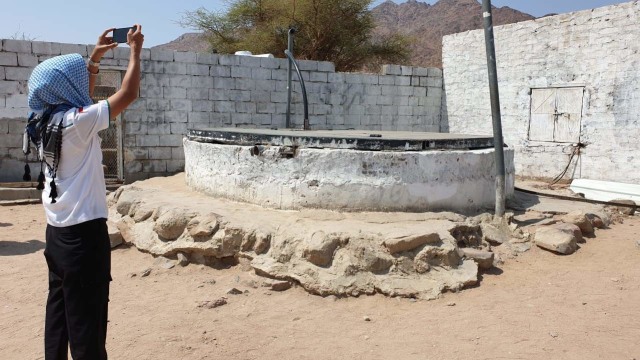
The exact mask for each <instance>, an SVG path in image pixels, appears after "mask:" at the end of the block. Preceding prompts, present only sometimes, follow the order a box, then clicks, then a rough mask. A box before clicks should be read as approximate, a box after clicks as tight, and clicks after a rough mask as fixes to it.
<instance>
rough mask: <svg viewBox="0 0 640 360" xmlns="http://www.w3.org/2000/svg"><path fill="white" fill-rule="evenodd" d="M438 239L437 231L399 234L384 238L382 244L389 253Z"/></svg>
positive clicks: (407, 249) (413, 247) (434, 241)
mask: <svg viewBox="0 0 640 360" xmlns="http://www.w3.org/2000/svg"><path fill="white" fill-rule="evenodd" d="M438 241H440V235H438V233H430V234H422V235H409V236H400V237H397V238H394V239H389V240H385V241H384V243H383V245H384V246H385V247H386V248H387V249H389V252H390V253H391V254H396V253H399V252H403V251H409V250H413V249H415V248H417V247H419V246H422V245H426V244H434V243H437V242H438Z"/></svg>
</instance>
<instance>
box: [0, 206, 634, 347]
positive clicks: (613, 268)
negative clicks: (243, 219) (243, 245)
mask: <svg viewBox="0 0 640 360" xmlns="http://www.w3.org/2000/svg"><path fill="white" fill-rule="evenodd" d="M44 229H45V221H44V213H43V210H42V207H41V205H25V206H13V207H0V334H2V336H0V359H6V360H13V359H42V358H43V355H42V348H43V325H44V304H45V300H46V295H47V270H46V264H45V261H44V256H43V254H42V253H43V249H44V246H45V244H44ZM639 230H640V217H638V216H636V217H634V218H629V219H627V220H626V221H625V222H624V223H623V224H617V225H614V226H613V227H612V228H611V229H607V230H599V231H598V233H597V238H595V239H588V240H587V243H586V244H582V245H581V248H580V250H579V251H578V252H577V253H575V254H574V255H571V256H558V255H554V254H552V253H549V252H546V251H543V250H540V249H538V248H534V249H532V250H531V251H529V252H528V253H526V254H524V255H522V256H520V257H518V258H515V259H511V260H508V261H507V262H506V263H505V264H504V265H502V266H501V267H500V268H499V269H496V270H495V271H492V272H491V273H490V274H484V275H483V276H482V281H481V284H480V286H478V287H475V288H472V289H467V290H464V291H462V292H460V293H448V294H445V295H444V296H443V297H442V298H441V299H438V300H434V301H412V300H409V299H395V298H386V297H383V296H370V297H360V298H349V299H338V300H336V299H335V298H321V297H317V296H313V295H309V294H307V293H306V292H304V291H303V290H302V289H300V288H293V289H291V290H288V291H286V292H281V293H276V292H271V291H269V290H267V289H266V288H262V287H259V288H253V287H251V286H248V285H247V284H248V282H247V281H248V280H251V279H254V280H255V279H258V278H257V277H256V276H255V275H253V273H252V272H250V271H243V267H242V266H236V267H233V268H230V269H224V270H216V269H213V268H206V267H203V266H200V265H189V266H187V267H184V268H183V267H176V268H173V269H169V270H167V269H163V268H161V267H159V266H157V265H154V259H153V257H151V256H150V255H148V254H144V253H141V252H139V251H137V250H136V249H134V248H118V249H115V250H114V251H113V261H112V267H113V278H114V281H113V282H112V284H111V297H110V298H111V303H110V309H109V311H110V323H109V334H108V340H107V349H108V351H109V355H110V358H111V359H128V360H133V359H154V360H162V359H368V360H370V359H471V358H473V359H627V360H631V359H640V342H638V339H639V338H640V321H639V320H640V266H639V262H638V260H640V248H638V246H637V245H636V241H638V240H640V231H639ZM146 268H152V272H151V274H150V275H149V276H147V277H141V276H140V275H137V276H135V277H131V276H130V274H132V273H137V274H140V273H141V272H142V271H143V270H144V269H146ZM212 280H215V282H214V281H212ZM232 287H236V288H238V289H240V290H243V291H244V290H248V291H249V292H248V293H245V294H242V295H227V294H226V292H227V290H228V289H230V288H232ZM221 296H225V297H227V298H228V304H227V305H224V306H221V307H218V308H215V309H206V308H199V307H198V303H199V302H201V301H206V300H215V299H218V298H220V297H221ZM365 317H368V318H369V319H370V321H365Z"/></svg>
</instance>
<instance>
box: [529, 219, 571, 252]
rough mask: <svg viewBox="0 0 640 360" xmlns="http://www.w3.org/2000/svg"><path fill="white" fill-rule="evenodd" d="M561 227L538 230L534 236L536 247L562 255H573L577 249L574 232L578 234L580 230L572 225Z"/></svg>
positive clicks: (553, 226)
mask: <svg viewBox="0 0 640 360" xmlns="http://www.w3.org/2000/svg"><path fill="white" fill-rule="evenodd" d="M563 225H565V226H559V225H552V226H549V227H542V228H539V229H538V231H537V232H536V235H535V243H536V245H538V246H539V247H541V248H543V249H546V250H550V251H553V252H556V253H559V254H563V255H569V254H573V253H574V252H575V251H576V250H577V249H578V244H577V239H576V234H575V232H576V231H578V232H580V229H579V228H578V227H577V226H576V225H572V224H563ZM566 225H568V226H566ZM571 227H573V228H574V229H572V228H571Z"/></svg>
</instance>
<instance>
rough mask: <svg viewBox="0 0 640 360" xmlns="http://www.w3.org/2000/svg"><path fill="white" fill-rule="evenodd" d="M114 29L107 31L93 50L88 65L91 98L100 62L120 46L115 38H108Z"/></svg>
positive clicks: (99, 38)
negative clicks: (110, 51)
mask: <svg viewBox="0 0 640 360" xmlns="http://www.w3.org/2000/svg"><path fill="white" fill-rule="evenodd" d="M113 30H114V29H113V28H111V29H107V30H105V31H104V32H103V33H102V35H100V36H99V37H98V42H96V46H95V47H94V48H93V52H92V53H91V56H89V60H90V61H89V63H88V64H87V69H88V70H89V96H91V97H93V88H94V87H95V86H96V77H97V75H98V73H99V72H100V69H99V67H98V66H99V64H100V60H102V57H103V56H104V54H105V53H106V52H107V51H109V50H111V49H113V48H115V47H117V46H118V44H117V43H114V42H113V37H111V36H107V35H109V33H110V32H112V31H113Z"/></svg>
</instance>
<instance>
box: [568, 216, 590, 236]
mask: <svg viewBox="0 0 640 360" xmlns="http://www.w3.org/2000/svg"><path fill="white" fill-rule="evenodd" d="M562 221H563V222H565V223H568V224H573V225H576V226H577V227H579V228H580V231H581V233H582V235H592V234H593V225H592V224H591V221H589V218H587V215H586V214H585V213H583V212H582V211H573V212H570V213H568V214H567V215H565V216H563V217H562Z"/></svg>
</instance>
